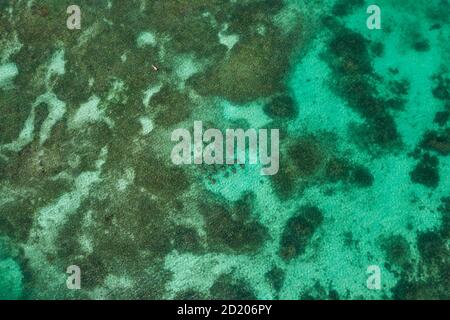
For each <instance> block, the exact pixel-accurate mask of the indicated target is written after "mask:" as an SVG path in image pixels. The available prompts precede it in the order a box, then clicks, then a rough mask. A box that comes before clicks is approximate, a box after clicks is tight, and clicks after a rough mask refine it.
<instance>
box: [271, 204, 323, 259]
mask: <svg viewBox="0 0 450 320" xmlns="http://www.w3.org/2000/svg"><path fill="white" fill-rule="evenodd" d="M322 221H323V213H322V212H321V211H320V209H319V208H317V207H302V208H300V210H299V212H298V213H297V214H296V215H295V216H294V217H291V218H289V220H288V221H287V223H286V226H285V227H284V230H283V233H282V235H281V241H280V250H279V255H280V256H281V258H283V259H284V260H285V261H289V260H292V259H293V258H295V257H297V256H299V255H302V254H303V253H305V250H306V247H307V246H308V244H309V242H310V240H311V238H312V237H313V236H314V233H315V232H316V230H317V228H318V227H319V226H320V225H321V224H322Z"/></svg>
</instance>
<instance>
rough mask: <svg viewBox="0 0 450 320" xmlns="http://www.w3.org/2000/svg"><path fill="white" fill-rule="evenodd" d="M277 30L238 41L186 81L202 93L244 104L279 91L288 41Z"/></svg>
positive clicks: (285, 68)
mask: <svg viewBox="0 0 450 320" xmlns="http://www.w3.org/2000/svg"><path fill="white" fill-rule="evenodd" d="M286 41H287V40H286V39H280V38H279V36H276V32H275V31H274V32H273V34H269V35H267V36H264V37H263V36H255V37H253V38H251V39H248V40H246V41H240V42H238V43H237V44H236V45H235V46H234V47H233V48H232V49H231V50H230V53H229V56H227V58H225V59H224V60H222V61H220V62H218V63H216V64H215V65H214V66H212V67H211V68H210V69H209V70H207V71H206V72H205V73H202V74H198V75H195V76H193V77H192V78H191V79H190V81H189V83H190V84H191V85H192V86H193V87H194V89H195V90H196V91H197V92H198V93H200V94H201V95H203V96H219V97H222V98H225V99H228V100H230V101H232V102H235V103H241V104H243V103H247V102H250V101H252V100H256V99H259V98H261V97H268V96H271V95H273V94H275V93H277V92H278V91H282V90H283V87H284V84H283V79H284V77H285V73H286V72H287V70H288V67H289V58H290V55H289V50H286V49H283V48H285V47H286V46H287V47H288V48H289V47H290V44H289V43H287V42H286Z"/></svg>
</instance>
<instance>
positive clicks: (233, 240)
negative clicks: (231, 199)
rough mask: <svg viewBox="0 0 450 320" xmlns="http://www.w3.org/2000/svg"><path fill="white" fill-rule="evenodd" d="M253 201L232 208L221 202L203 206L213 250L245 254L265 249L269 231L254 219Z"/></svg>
mask: <svg viewBox="0 0 450 320" xmlns="http://www.w3.org/2000/svg"><path fill="white" fill-rule="evenodd" d="M251 201H252V196H251V195H247V196H245V197H244V198H242V199H241V200H239V201H238V202H237V203H235V204H234V205H233V206H231V207H229V206H226V205H224V204H221V203H219V202H213V203H206V202H204V203H201V204H200V212H201V214H202V215H203V217H204V219H205V229H206V232H207V242H208V246H209V248H210V250H213V251H225V252H226V251H231V252H234V253H245V252H254V251H256V250H257V249H259V248H260V247H261V246H262V245H263V243H264V241H265V240H266V238H267V230H266V228H265V227H264V226H263V225H262V224H260V223H259V222H258V221H257V220H256V219H255V218H254V217H253V214H254V213H252V209H251Z"/></svg>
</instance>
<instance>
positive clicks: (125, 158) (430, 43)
mask: <svg viewBox="0 0 450 320" xmlns="http://www.w3.org/2000/svg"><path fill="white" fill-rule="evenodd" d="M370 4H376V5H378V6H379V7H380V9H381V30H369V29H368V28H367V27H366V20H367V18H368V16H369V15H368V14H367V12H366V9H367V7H368V6H369V5H370ZM79 5H80V7H81V12H82V28H81V30H68V29H67V27H66V23H65V22H66V19H67V14H66V8H65V6H64V5H63V4H61V2H60V1H50V0H48V1H29V2H28V4H26V5H25V3H13V2H12V1H4V2H1V3H0V9H1V10H2V11H1V14H0V27H1V28H0V32H1V35H2V38H1V40H0V110H1V111H2V112H1V113H2V115H1V116H0V135H1V136H0V190H1V191H0V299H78V298H88V299H159V298H162V299H175V298H187V299H210V298H212V299H221V298H222V299H238V298H244V299H245V298H255V299H448V298H449V297H450V283H449V280H450V277H449V276H448V267H449V262H450V261H449V259H450V255H449V234H450V233H449V217H450V184H449V183H448V181H449V177H450V158H449V154H450V127H449V123H450V121H449V116H450V76H449V70H448V66H449V62H450V50H449V49H450V48H449V44H450V41H449V40H450V27H449V18H448V13H449V12H450V10H449V9H450V4H449V3H448V2H447V1H407V0H403V1H395V2H394V1H377V2H376V3H368V2H367V1H366V2H365V1H362V0H348V1H344V0H337V1H313V2H311V1H294V0H289V1H242V2H228V1H200V0H199V1H192V2H184V1H171V0H165V1H156V0H155V1H129V2H121V1H99V2H98V4H97V5H95V6H92V5H91V4H90V3H89V2H88V1H80V4H79ZM161 12H164V14H160V13H161ZM49 34H50V35H49ZM155 68H156V70H155ZM194 121H203V123H205V126H208V127H210V128H220V129H225V128H255V129H260V128H277V129H279V130H280V132H281V140H280V170H279V172H278V173H277V174H276V175H274V176H261V175H260V166H258V165H256V166H252V165H248V164H246V165H243V166H239V165H223V166H222V165H211V166H208V165H200V166H196V165H188V166H178V167H177V166H174V165H172V164H171V163H170V156H169V155H170V152H171V148H172V147H173V143H172V142H171V141H170V133H171V132H172V131H173V130H174V129H176V128H186V129H189V130H191V129H192V127H193V123H194ZM70 265H77V266H79V267H80V269H81V289H79V290H70V289H68V288H67V286H66V279H67V277H68V275H67V274H66V273H65V271H66V269H67V267H68V266H70ZM370 266H372V267H373V266H375V267H376V268H378V270H379V271H380V278H379V279H380V284H381V287H380V288H376V289H373V288H372V289H371V288H370V286H369V287H368V285H367V280H368V279H369V278H370V276H371V274H370V273H368V268H369V267H370ZM369 269H370V268H369Z"/></svg>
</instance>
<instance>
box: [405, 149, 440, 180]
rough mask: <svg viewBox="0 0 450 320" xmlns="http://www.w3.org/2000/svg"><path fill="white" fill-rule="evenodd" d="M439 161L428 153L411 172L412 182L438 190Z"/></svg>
mask: <svg viewBox="0 0 450 320" xmlns="http://www.w3.org/2000/svg"><path fill="white" fill-rule="evenodd" d="M438 165H439V159H438V158H437V157H436V156H431V155H430V154H428V153H426V154H424V155H423V156H422V159H421V160H420V161H419V163H418V164H417V165H416V167H415V168H414V170H413V171H411V172H410V174H409V175H410V177H411V181H412V182H414V183H420V184H423V185H424V186H426V187H429V188H436V187H437V186H438V184H439V168H438Z"/></svg>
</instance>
